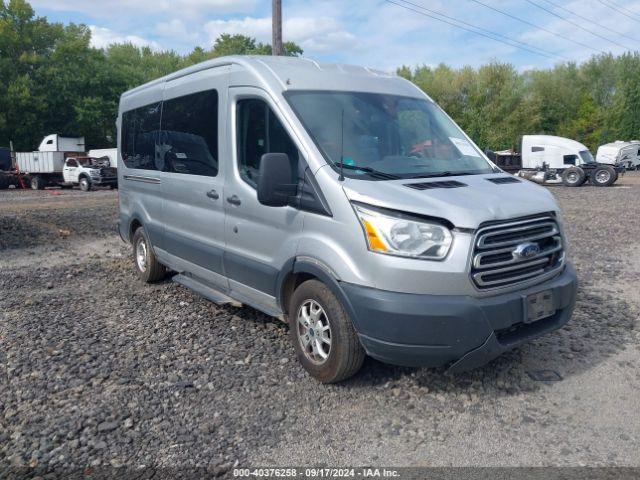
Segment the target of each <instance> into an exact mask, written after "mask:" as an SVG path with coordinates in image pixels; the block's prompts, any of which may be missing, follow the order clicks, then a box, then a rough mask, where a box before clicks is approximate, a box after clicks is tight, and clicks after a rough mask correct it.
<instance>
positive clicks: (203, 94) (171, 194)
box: [156, 67, 230, 291]
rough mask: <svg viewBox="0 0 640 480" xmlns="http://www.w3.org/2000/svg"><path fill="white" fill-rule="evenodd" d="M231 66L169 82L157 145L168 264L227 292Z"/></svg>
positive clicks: (165, 255)
mask: <svg viewBox="0 0 640 480" xmlns="http://www.w3.org/2000/svg"><path fill="white" fill-rule="evenodd" d="M227 75H228V67H217V68H212V69H207V70H204V71H201V72H198V73H194V74H191V75H188V76H185V77H181V78H177V79H175V80H171V81H169V82H167V83H166V85H165V89H164V95H163V99H164V100H163V105H162V119H161V127H160V132H159V135H158V141H157V147H156V148H158V149H159V154H160V156H161V158H162V159H163V161H162V162H161V163H162V165H161V168H162V170H163V171H164V172H166V173H165V177H164V181H163V183H162V189H163V196H164V207H163V219H164V247H163V251H162V252H160V255H159V257H160V259H161V260H162V259H163V257H165V259H166V260H167V263H168V264H169V265H170V266H172V267H173V268H175V269H176V270H178V271H180V272H187V273H188V274H190V275H191V276H193V277H195V278H197V279H198V280H201V281H204V282H205V283H208V284H210V285H211V286H213V287H217V288H218V289H221V290H223V291H226V290H227V288H228V283H227V281H226V278H225V276H224V271H223V267H222V254H223V251H224V246H225V238H224V215H225V211H224V204H223V202H224V197H223V183H224V176H225V175H226V170H227V168H228V164H229V163H230V162H229V161H228V159H227V158H225V149H223V148H222V143H221V141H220V140H221V139H222V138H224V135H226V128H225V122H224V112H225V108H224V105H225V98H226V94H227Z"/></svg>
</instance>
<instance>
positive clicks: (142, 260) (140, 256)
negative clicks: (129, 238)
mask: <svg viewBox="0 0 640 480" xmlns="http://www.w3.org/2000/svg"><path fill="white" fill-rule="evenodd" d="M136 264H137V265H138V268H139V269H140V271H141V272H144V271H145V270H146V269H147V242H145V241H144V239H141V240H140V241H139V242H138V245H137V246H136Z"/></svg>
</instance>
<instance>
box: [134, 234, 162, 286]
mask: <svg viewBox="0 0 640 480" xmlns="http://www.w3.org/2000/svg"><path fill="white" fill-rule="evenodd" d="M133 263H134V264H135V266H136V271H137V273H138V276H139V277H140V279H141V280H142V281H143V282H146V283H152V282H157V281H158V280H162V279H163V278H164V277H165V275H166V273H167V269H166V268H165V266H164V265H162V264H161V263H160V262H158V259H157V258H156V255H155V253H153V248H152V247H151V243H150V242H149V237H147V233H146V232H145V231H144V228H143V227H138V229H137V230H136V231H135V233H134V234H133Z"/></svg>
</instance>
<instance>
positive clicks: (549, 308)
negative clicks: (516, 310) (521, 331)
mask: <svg viewBox="0 0 640 480" xmlns="http://www.w3.org/2000/svg"><path fill="white" fill-rule="evenodd" d="M554 313H556V308H555V302H554V301H553V290H543V291H541V292H537V293H532V294H531V295H527V296H526V297H525V298H524V319H523V321H524V323H533V322H537V321H538V320H542V319H543V318H547V317H550V316H551V315H553V314H554Z"/></svg>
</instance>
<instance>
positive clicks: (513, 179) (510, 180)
mask: <svg viewBox="0 0 640 480" xmlns="http://www.w3.org/2000/svg"><path fill="white" fill-rule="evenodd" d="M485 180H488V181H490V182H491V183H495V184H497V185H502V184H504V183H521V180H518V179H517V178H516V177H494V178H486V179H485Z"/></svg>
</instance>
